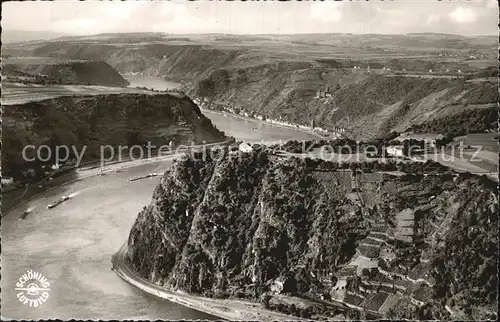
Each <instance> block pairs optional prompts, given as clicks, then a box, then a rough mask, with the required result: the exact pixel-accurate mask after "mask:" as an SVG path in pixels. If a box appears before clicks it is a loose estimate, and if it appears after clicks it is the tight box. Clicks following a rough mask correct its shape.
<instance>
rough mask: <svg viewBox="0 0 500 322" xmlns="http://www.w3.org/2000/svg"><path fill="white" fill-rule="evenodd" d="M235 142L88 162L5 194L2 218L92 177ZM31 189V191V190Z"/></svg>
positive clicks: (232, 140) (200, 145)
mask: <svg viewBox="0 0 500 322" xmlns="http://www.w3.org/2000/svg"><path fill="white" fill-rule="evenodd" d="M233 142H234V139H229V140H226V141H223V142H215V143H208V144H198V145H192V146H189V147H187V148H186V149H183V150H175V151H173V152H172V153H165V154H162V155H159V156H157V157H154V158H146V159H138V160H134V159H129V158H127V159H125V160H115V161H109V162H108V163H105V164H104V165H101V164H100V162H99V161H96V162H87V163H86V164H85V165H84V166H82V167H79V168H77V167H74V168H71V169H66V170H62V171H61V172H64V173H61V174H59V176H57V178H55V179H54V180H53V181H52V182H51V185H44V186H42V187H39V186H38V183H33V184H31V185H30V186H28V188H19V189H16V190H12V191H9V192H8V193H4V194H3V195H2V216H1V217H2V218H3V217H4V216H6V215H7V214H8V213H9V212H11V211H12V210H14V209H16V208H18V207H20V206H22V205H23V204H24V203H26V202H28V201H30V200H32V199H34V198H36V197H37V196H39V195H41V194H43V193H45V192H47V191H50V190H53V189H56V188H58V187H61V186H64V185H67V184H70V183H74V182H76V181H79V180H82V179H85V178H89V177H92V176H97V175H105V174H107V173H110V172H114V171H121V170H123V169H126V168H132V167H137V166H141V165H145V164H148V163H153V162H159V161H165V160H168V159H170V158H172V157H175V156H176V155H180V154H182V153H186V152H189V151H190V150H193V149H199V148H203V147H209V148H212V147H216V146H223V145H228V144H231V143H233ZM30 188H31V189H30ZM22 189H26V191H25V192H24V193H23V195H22V196H21V197H19V198H15V196H14V194H15V193H16V192H18V190H22ZM6 196H7V197H14V200H13V201H11V202H12V205H10V204H9V203H10V202H9V200H8V199H7V203H6V202H5V199H6V198H5V197H6ZM17 200H19V202H18V203H15V202H14V201H17ZM6 204H7V205H6Z"/></svg>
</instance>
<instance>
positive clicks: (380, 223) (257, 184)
mask: <svg viewBox="0 0 500 322" xmlns="http://www.w3.org/2000/svg"><path fill="white" fill-rule="evenodd" d="M221 155H222V154H218V155H216V156H214V157H210V156H209V155H205V156H204V157H203V155H202V154H201V153H200V154H199V155H195V156H192V157H185V158H184V159H182V160H180V161H178V162H177V163H175V164H174V166H173V168H172V170H171V171H169V172H167V173H165V175H164V177H163V178H162V179H161V183H160V184H159V185H158V186H157V188H156V189H155V191H154V194H153V198H152V201H151V203H150V204H149V205H147V206H146V207H144V209H143V211H141V212H140V213H139V215H138V218H137V220H136V222H135V223H134V225H133V227H132V229H131V232H130V236H129V239H128V254H127V256H128V260H129V262H130V265H131V266H132V267H133V268H134V269H135V270H136V271H137V272H138V273H139V274H140V275H142V276H143V277H145V278H147V279H148V280H150V281H151V282H154V283H157V284H159V285H164V286H165V287H168V288H173V289H177V288H178V289H181V290H184V291H187V292H190V293H195V294H202V295H205V296H210V297H228V296H229V297H239V298H246V299H249V300H255V299H259V298H260V299H264V302H265V303H264V304H265V305H266V306H268V307H271V308H275V309H278V310H281V311H284V312H287V313H290V314H299V315H300V316H304V314H305V317H313V318H314V315H316V318H317V317H318V316H332V315H330V314H331V313H332V312H335V309H333V308H332V307H330V308H329V306H328V305H326V306H325V302H324V301H322V300H320V299H323V300H324V299H327V298H330V297H335V298H336V300H335V301H336V303H338V301H341V302H343V303H347V304H351V305H353V307H355V309H353V312H354V313H356V312H357V313H359V312H360V311H363V310H368V311H369V312H372V313H373V314H375V313H376V314H378V315H375V316H378V317H381V316H388V315H387V312H388V309H393V310H395V311H396V312H400V313H398V314H399V315H398V316H399V317H404V318H420V319H422V318H427V319H428V318H445V317H449V315H448V313H447V311H446V310H445V308H444V305H445V304H447V305H449V306H452V307H453V308H454V309H455V308H459V310H466V312H467V313H466V315H467V316H469V317H471V316H474V317H478V316H484V314H486V313H484V312H489V311H491V310H493V311H495V312H496V305H495V298H496V292H497V291H496V274H495V272H496V251H497V250H498V247H497V245H496V236H497V231H496V222H497V216H496V211H497V210H498V205H497V204H496V197H495V184H494V183H493V182H491V181H489V180H487V179H485V178H480V177H475V176H470V175H458V174H453V172H449V171H448V172H447V171H445V172H442V167H440V166H437V167H434V168H433V166H431V167H428V166H426V167H423V166H421V165H418V164H415V165H413V166H412V170H411V171H412V172H413V173H414V174H413V175H406V176H402V177H399V176H393V175H389V174H382V173H366V174H356V173H351V171H343V170H340V169H338V167H337V166H335V164H333V163H327V162H322V161H321V162H319V163H318V162H311V161H300V160H298V159H286V160H285V159H281V158H279V157H277V156H273V155H270V154H269V153H268V152H267V151H266V150H265V149H262V148H257V149H256V150H254V152H253V153H239V152H228V151H225V153H224V154H223V156H222V157H221ZM202 157H203V158H202ZM402 169H403V168H402ZM424 169H427V170H425V173H426V175H425V176H424V175H423V171H424ZM432 169H434V170H432ZM403 170H404V169H403ZM436 171H437V172H436ZM354 183H356V185H357V187H358V188H357V189H354V190H353V188H352V184H354ZM471 187H474V188H473V189H472V188H471ZM356 191H357V192H356ZM405 220H410V221H411V223H410V226H409V227H410V228H405V227H407V226H405V224H404V222H405ZM408 229H410V231H408ZM471 229H472V230H471ZM383 254H385V255H383ZM452 254H455V256H453V255H452ZM465 254H470V256H469V255H467V256H465ZM472 254H474V255H472ZM479 254H480V256H479ZM360 256H361V257H360ZM462 256H465V257H462ZM471 256H473V257H474V258H472V257H471ZM363 258H364V259H363ZM460 258H462V259H463V261H462V260H461V259H460ZM365 267H369V268H370V267H371V268H380V272H387V271H389V273H388V275H387V276H386V277H384V275H382V273H380V272H378V271H372V270H368V271H366V272H365V269H364V268H365ZM356 270H358V273H356ZM345 271H350V272H351V273H347V274H346V273H345ZM359 272H361V273H359ZM377 272H378V273H377ZM474 272H478V273H474ZM377 274H379V275H377ZM397 274H399V275H400V276H403V277H405V278H407V280H405V279H403V281H401V282H400V281H399V280H398V279H397V278H396V277H394V276H396V275H397ZM391 276H392V277H391ZM419 278H420V279H419ZM383 279H385V282H381V281H382V280H383ZM412 280H413V281H415V282H411V281H412ZM420 280H422V281H424V282H428V284H425V283H423V282H418V281H420ZM346 281H347V288H346V284H345V283H346ZM436 281H437V282H436ZM342 283H344V284H342ZM380 283H382V284H384V283H385V284H389V285H390V286H391V287H389V288H388V289H384V288H383V287H382V288H380V285H379V284H380ZM400 284H401V285H400ZM339 285H344V286H343V287H342V290H341V289H340V286H339ZM429 285H430V286H429ZM433 285H434V286H433ZM397 289H399V291H398V292H396V290H397ZM393 290H394V295H391V296H392V298H391V300H390V301H389V302H390V303H388V304H386V306H385V307H383V308H382V304H383V303H384V301H385V300H386V299H387V298H388V296H389V295H390V294H393V293H392V292H393ZM346 292H349V294H357V295H356V296H358V298H359V297H360V298H361V299H365V302H366V303H365V302H363V303H361V304H360V302H361V301H362V300H361V301H357V302H356V301H354V300H353V298H352V296H354V295H352V296H350V295H349V294H347V293H346ZM370 292H371V293H370ZM278 293H280V294H278ZM370 294H372V295H373V296H375V295H377V296H378V297H377V299H375V298H373V296H372V295H370ZM423 294H424V295H423ZM263 296H264V297H263ZM380 297H382V300H381V299H380ZM290 298H298V299H302V300H304V301H303V303H302V304H300V305H296V304H293V306H290V305H291V304H290V303H292V302H293V300H290ZM283 299H285V300H283ZM306 299H307V300H306ZM354 299H355V298H354ZM335 301H334V302H335ZM419 301H420V302H419ZM485 301H486V303H487V304H484V303H485ZM306 302H307V303H309V304H308V305H310V303H315V304H314V305H313V306H312V308H308V309H307V312H306V313H303V312H302V311H303V310H302V309H304V310H305V306H304V305H306V304H304V303H306ZM412 303H413V304H412ZM414 303H423V304H422V305H420V304H414ZM450 303H452V304H450ZM480 303H481V306H482V307H481V308H478V307H475V305H476V304H477V305H479V304H480ZM308 305H306V306H308ZM402 306H404V307H405V310H402V309H401V307H402ZM300 307H302V309H298V308H300ZM422 307H423V308H422ZM357 308H359V309H357ZM344 309H345V307H344ZM481 310H482V311H481ZM341 311H342V310H341ZM301 312H302V313H301ZM391 312H392V311H391ZM481 312H483V313H481ZM311 314H312V315H311ZM349 314H350V313H349ZM391 314H392V313H391ZM481 314H483V315H481ZM354 317H356V315H354ZM357 317H358V318H359V315H358V316H357Z"/></svg>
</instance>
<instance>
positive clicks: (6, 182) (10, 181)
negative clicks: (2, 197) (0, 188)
mask: <svg viewBox="0 0 500 322" xmlns="http://www.w3.org/2000/svg"><path fill="white" fill-rule="evenodd" d="M11 184H14V179H13V178H9V177H4V178H2V185H4V186H9V185H11Z"/></svg>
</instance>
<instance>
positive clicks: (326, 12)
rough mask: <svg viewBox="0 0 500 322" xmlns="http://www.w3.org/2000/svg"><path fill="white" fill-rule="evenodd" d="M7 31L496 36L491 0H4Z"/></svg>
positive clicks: (494, 8) (495, 7)
mask: <svg viewBox="0 0 500 322" xmlns="http://www.w3.org/2000/svg"><path fill="white" fill-rule="evenodd" d="M2 7H3V8H2V9H3V10H2V13H3V14H2V28H4V30H12V31H14V30H15V31H18V30H27V31H52V32H61V33H67V34H73V35H88V34H98V33H104V32H143V31H153V32H165V33H173V34H187V33H226V34H294V33H361V34H363V33H379V34H404V33H411V32H435V33H449V34H461V35H469V36H470V35H486V34H488V35H492V34H493V35H496V34H498V27H497V26H498V5H497V1H496V0H472V1H465V0H443V1H439V2H438V1H436V0H418V1H412V0H395V1H378V0H372V1H369V2H365V1H343V2H336V1H324V2H318V1H315V2H296V1H293V2H262V1H259V2H239V1H238V2H228V1H217V2H213V1H210V2H208V1H203V2H202V1H194V2H185V1H178V0H177V1H171V2H165V1H161V2H160V1H130V0H129V1H124V2H118V1H113V2H109V1H106V2H97V1H83V2H77V1H70V0H60V1H54V2H40V1H35V2H31V1H30V2H8V3H2Z"/></svg>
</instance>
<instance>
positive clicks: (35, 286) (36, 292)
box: [15, 270, 50, 307]
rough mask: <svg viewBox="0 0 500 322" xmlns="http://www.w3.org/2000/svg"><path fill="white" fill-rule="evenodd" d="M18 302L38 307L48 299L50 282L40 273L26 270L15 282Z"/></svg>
mask: <svg viewBox="0 0 500 322" xmlns="http://www.w3.org/2000/svg"><path fill="white" fill-rule="evenodd" d="M15 290H16V291H18V293H17V298H18V299H19V302H21V303H23V304H24V305H28V306H29V307H39V306H41V305H42V304H43V303H45V302H47V300H48V299H49V292H50V283H49V282H48V281H47V278H46V277H45V276H43V274H42V273H38V272H36V271H33V270H28V271H27V272H26V273H24V274H23V275H21V277H19V280H18V281H17V283H16V288H15Z"/></svg>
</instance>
